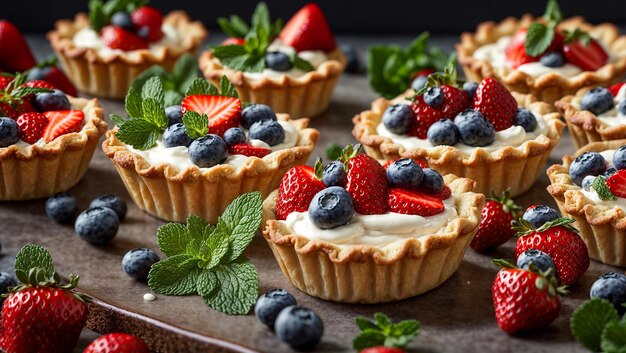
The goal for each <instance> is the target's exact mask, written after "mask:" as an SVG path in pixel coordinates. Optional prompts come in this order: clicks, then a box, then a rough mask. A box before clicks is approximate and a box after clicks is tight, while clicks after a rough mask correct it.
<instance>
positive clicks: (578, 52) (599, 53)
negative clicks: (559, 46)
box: [563, 39, 609, 71]
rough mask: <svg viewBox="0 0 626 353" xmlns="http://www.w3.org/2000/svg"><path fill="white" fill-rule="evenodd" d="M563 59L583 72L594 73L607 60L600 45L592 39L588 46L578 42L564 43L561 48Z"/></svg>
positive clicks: (606, 55)
mask: <svg viewBox="0 0 626 353" xmlns="http://www.w3.org/2000/svg"><path fill="white" fill-rule="evenodd" d="M563 53H564V54H565V58H566V59H567V61H568V62H569V63H571V64H574V65H576V66H578V67H580V68H581V69H582V70H584V71H596V70H598V69H599V68H601V67H602V66H604V64H606V62H607V60H608V59H609V55H608V54H607V53H606V51H604V48H602V45H600V43H598V42H597V41H596V40H594V39H590V41H589V43H588V45H585V44H584V43H582V42H581V41H579V40H574V41H571V42H569V43H565V46H564V48H563Z"/></svg>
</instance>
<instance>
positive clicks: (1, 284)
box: [0, 272, 19, 301]
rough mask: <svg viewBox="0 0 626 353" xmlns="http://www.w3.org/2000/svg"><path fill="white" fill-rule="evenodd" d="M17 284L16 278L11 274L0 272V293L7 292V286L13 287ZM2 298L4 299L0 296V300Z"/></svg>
mask: <svg viewBox="0 0 626 353" xmlns="http://www.w3.org/2000/svg"><path fill="white" fill-rule="evenodd" d="M18 284H19V283H18V282H17V278H15V277H14V276H13V275H11V274H10V273H6V272H0V295H2V294H7V293H9V287H15V286H17V285H18ZM2 300H4V298H2V297H0V301H2Z"/></svg>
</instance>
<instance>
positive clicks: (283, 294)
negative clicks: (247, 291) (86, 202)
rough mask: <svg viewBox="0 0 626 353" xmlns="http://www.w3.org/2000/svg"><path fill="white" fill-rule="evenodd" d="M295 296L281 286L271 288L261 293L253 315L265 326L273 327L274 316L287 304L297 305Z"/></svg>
mask: <svg viewBox="0 0 626 353" xmlns="http://www.w3.org/2000/svg"><path fill="white" fill-rule="evenodd" d="M297 304H298V303H297V302H296V298H294V297H293V295H291V293H289V292H287V291H286V290H284V289H282V288H273V289H270V290H269V291H267V292H265V293H264V294H262V295H261V296H260V297H259V299H257V301H256V305H255V306H254V315H256V318H257V319H258V320H259V321H260V322H261V323H262V324H263V325H265V326H268V327H269V328H274V323H276V317H277V316H278V314H280V312H281V310H283V309H284V308H286V307H288V306H292V305H297Z"/></svg>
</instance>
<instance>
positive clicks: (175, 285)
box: [148, 254, 201, 295]
mask: <svg viewBox="0 0 626 353" xmlns="http://www.w3.org/2000/svg"><path fill="white" fill-rule="evenodd" d="M200 273H201V269H200V268H199V267H198V259H195V258H193V257H192V256H189V255H187V254H180V255H175V256H171V257H168V258H167V259H164V260H161V261H159V262H157V263H155V264H154V265H152V268H151V269H150V273H149V274H148V287H150V290H152V291H155V292H157V293H161V294H165V295H189V294H194V293H195V292H196V283H197V279H198V276H199V275H200Z"/></svg>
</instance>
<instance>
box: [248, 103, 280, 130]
mask: <svg viewBox="0 0 626 353" xmlns="http://www.w3.org/2000/svg"><path fill="white" fill-rule="evenodd" d="M261 120H274V121H276V114H275V113H274V111H273V110H272V108H270V106H268V105H265V104H250V105H249V106H247V107H245V108H244V109H243V111H242V112H241V126H243V128H244V129H249V128H250V126H252V124H254V123H256V122H257V121H261Z"/></svg>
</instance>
